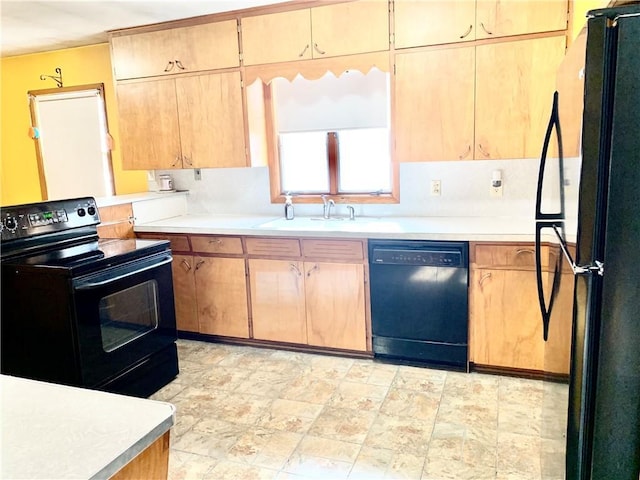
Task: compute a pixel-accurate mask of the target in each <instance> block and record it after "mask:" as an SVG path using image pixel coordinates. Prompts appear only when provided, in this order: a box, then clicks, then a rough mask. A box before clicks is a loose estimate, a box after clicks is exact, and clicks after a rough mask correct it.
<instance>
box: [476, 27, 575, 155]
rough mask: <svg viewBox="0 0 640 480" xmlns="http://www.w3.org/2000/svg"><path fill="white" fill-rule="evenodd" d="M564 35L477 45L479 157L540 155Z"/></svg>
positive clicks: (562, 48)
mask: <svg viewBox="0 0 640 480" xmlns="http://www.w3.org/2000/svg"><path fill="white" fill-rule="evenodd" d="M564 50H565V37H564V36H558V37H547V38H537V39H529V40H517V41H512V42H504V43H492V44H488V45H481V46H478V47H476V108H475V120H476V123H475V127H476V128H475V145H476V146H475V158H477V159H498V158H503V159H504V158H507V159H513V158H537V157H539V156H540V151H541V148H542V143H543V141H544V134H545V131H546V128H547V123H548V120H549V115H550V114H551V103H552V100H553V92H554V90H555V79H556V70H557V68H558V65H560V62H561V61H562V57H563V55H564Z"/></svg>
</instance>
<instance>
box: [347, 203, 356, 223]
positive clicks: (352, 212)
mask: <svg viewBox="0 0 640 480" xmlns="http://www.w3.org/2000/svg"><path fill="white" fill-rule="evenodd" d="M347 210H348V211H349V220H355V219H356V209H355V208H354V207H353V205H347Z"/></svg>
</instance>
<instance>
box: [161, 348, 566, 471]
mask: <svg viewBox="0 0 640 480" xmlns="http://www.w3.org/2000/svg"><path fill="white" fill-rule="evenodd" d="M178 351H179V357H180V374H179V376H178V378H176V380H174V381H173V382H172V383H170V384H169V385H167V386H166V387H164V388H163V389H162V390H160V391H159V392H157V393H156V394H155V395H154V396H153V397H152V398H154V399H156V400H163V401H168V402H171V403H173V404H174V405H175V406H176V408H177V419H176V425H175V426H174V428H173V429H172V440H171V453H170V460H169V469H170V472H169V477H170V478H171V479H216V480H218V479H220V480H224V479H234V480H235V479H277V480H301V479H308V478H322V479H382V478H385V479H423V480H427V479H429V480H431V479H526V480H532V479H559V478H562V469H563V463H562V462H563V458H564V429H565V423H564V421H563V417H564V415H563V413H564V411H565V406H566V402H567V387H566V385H560V384H549V383H543V382H540V381H537V380H526V379H519V378H512V377H504V376H496V375H484V374H478V373H470V374H467V373H457V372H446V371H442V370H433V369H427V368H417V367H408V366H396V365H389V364H384V363H379V362H374V361H372V360H362V359H351V358H341V357H334V356H327V355H315V354H305V353H293V352H286V351H280V350H273V349H261V348H252V347H243V346H233V345H221V344H215V343H205V342H196V341H186V340H180V341H179V342H178ZM545 405H551V406H560V408H559V409H558V410H559V413H557V414H552V415H547V414H546V413H545V415H543V412H546V409H543V406H545ZM541 458H542V459H544V461H542V462H541Z"/></svg>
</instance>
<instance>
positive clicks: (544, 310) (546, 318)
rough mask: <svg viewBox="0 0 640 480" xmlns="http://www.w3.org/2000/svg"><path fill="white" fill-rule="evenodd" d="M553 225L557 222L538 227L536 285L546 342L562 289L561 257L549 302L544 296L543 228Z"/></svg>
mask: <svg viewBox="0 0 640 480" xmlns="http://www.w3.org/2000/svg"><path fill="white" fill-rule="evenodd" d="M548 227H552V228H554V230H555V229H556V224H555V223H547V222H543V223H539V224H538V225H537V228H536V251H535V254H536V286H537V289H538V302H539V303H540V314H541V315H542V338H543V339H544V341H545V342H546V341H547V340H548V339H549V322H550V320H551V311H552V310H553V305H554V303H555V300H556V297H557V295H558V290H559V289H560V279H561V274H560V273H561V272H560V263H561V262H560V259H557V260H556V262H555V265H554V269H553V284H552V285H551V295H550V296H549V304H548V305H547V302H546V301H545V298H544V293H545V292H544V280H543V278H542V273H543V272H542V239H541V231H542V229H543V228H548Z"/></svg>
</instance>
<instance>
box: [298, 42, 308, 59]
mask: <svg viewBox="0 0 640 480" xmlns="http://www.w3.org/2000/svg"><path fill="white" fill-rule="evenodd" d="M307 50H309V44H308V43H307V44H306V45H305V47H304V49H303V50H302V51H301V52H300V53H299V54H298V57H300V58H302V57H303V56H304V54H305V53H307Z"/></svg>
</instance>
